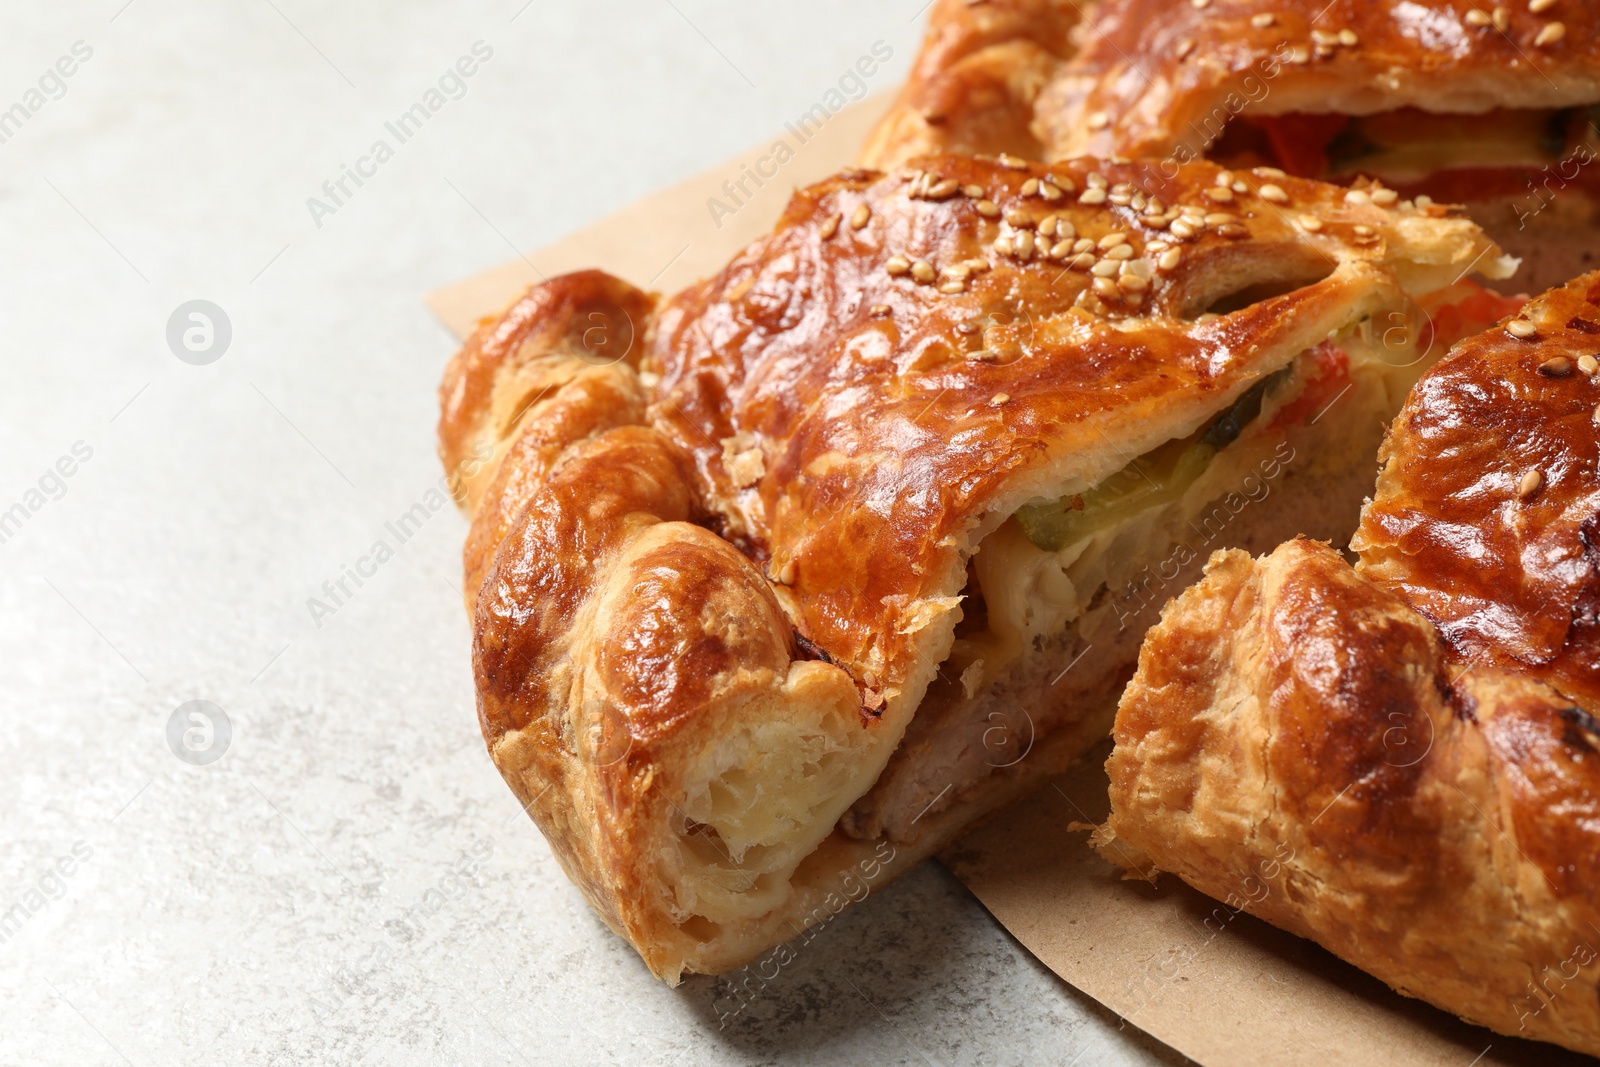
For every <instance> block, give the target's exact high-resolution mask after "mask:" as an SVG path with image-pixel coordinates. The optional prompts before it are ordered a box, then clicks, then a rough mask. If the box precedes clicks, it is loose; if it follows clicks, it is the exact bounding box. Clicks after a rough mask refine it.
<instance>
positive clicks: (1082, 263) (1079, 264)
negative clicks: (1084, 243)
mask: <svg viewBox="0 0 1600 1067" xmlns="http://www.w3.org/2000/svg"><path fill="white" fill-rule="evenodd" d="M1093 267H1094V255H1093V253H1090V252H1079V253H1078V254H1077V255H1075V256H1073V257H1072V259H1070V260H1069V261H1068V262H1067V269H1068V270H1091V269H1093Z"/></svg>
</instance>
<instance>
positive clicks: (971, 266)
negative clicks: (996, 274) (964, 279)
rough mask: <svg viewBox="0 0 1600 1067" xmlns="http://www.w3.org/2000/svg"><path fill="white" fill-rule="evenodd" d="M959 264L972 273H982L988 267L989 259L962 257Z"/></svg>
mask: <svg viewBox="0 0 1600 1067" xmlns="http://www.w3.org/2000/svg"><path fill="white" fill-rule="evenodd" d="M960 266H961V268H962V269H963V270H966V271H970V272H971V273H973V274H982V273H983V272H984V271H986V270H988V269H989V261H988V260H987V259H964V260H962V261H961V263H960Z"/></svg>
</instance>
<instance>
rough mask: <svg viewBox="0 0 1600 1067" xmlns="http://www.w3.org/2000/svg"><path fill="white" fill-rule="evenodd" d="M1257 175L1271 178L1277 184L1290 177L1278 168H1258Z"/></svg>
mask: <svg viewBox="0 0 1600 1067" xmlns="http://www.w3.org/2000/svg"><path fill="white" fill-rule="evenodd" d="M1255 173H1256V174H1257V175H1258V176H1259V177H1262V178H1271V179H1272V180H1273V181H1275V182H1281V181H1282V180H1283V179H1285V178H1287V177H1288V176H1289V175H1288V174H1287V173H1285V172H1284V171H1281V170H1279V169H1278V168H1277V167H1257V168H1256V169H1255Z"/></svg>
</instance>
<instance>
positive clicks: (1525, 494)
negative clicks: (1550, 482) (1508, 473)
mask: <svg viewBox="0 0 1600 1067" xmlns="http://www.w3.org/2000/svg"><path fill="white" fill-rule="evenodd" d="M1543 486H1544V472H1543V471H1541V470H1539V469H1538V468H1537V467H1535V468H1534V469H1533V470H1531V471H1528V472H1527V473H1526V474H1524V475H1523V476H1522V477H1521V478H1520V479H1518V480H1517V496H1518V498H1519V499H1521V500H1522V501H1523V502H1524V503H1526V502H1528V501H1529V500H1532V499H1533V497H1534V494H1536V493H1537V492H1538V491H1539V490H1540V488H1542V487H1543Z"/></svg>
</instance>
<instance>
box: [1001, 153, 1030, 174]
mask: <svg viewBox="0 0 1600 1067" xmlns="http://www.w3.org/2000/svg"><path fill="white" fill-rule="evenodd" d="M999 162H1000V165H1001V166H1002V167H1005V168H1006V169H1007V170H1027V169H1028V161H1027V160H1025V159H1018V158H1017V157H1016V156H1013V155H1010V154H1008V153H1005V152H1001V153H1000V160H999Z"/></svg>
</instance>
